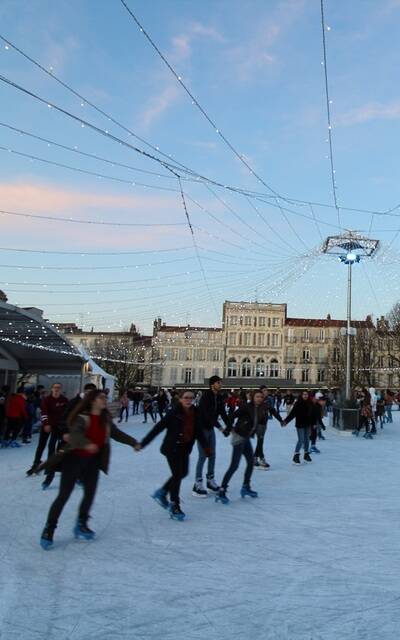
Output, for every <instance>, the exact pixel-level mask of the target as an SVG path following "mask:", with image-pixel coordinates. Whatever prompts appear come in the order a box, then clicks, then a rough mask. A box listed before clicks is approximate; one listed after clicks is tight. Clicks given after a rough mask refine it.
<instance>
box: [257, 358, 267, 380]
mask: <svg viewBox="0 0 400 640" xmlns="http://www.w3.org/2000/svg"><path fill="white" fill-rule="evenodd" d="M256 377H257V378H264V377H265V362H264V359H263V358H257V362H256Z"/></svg>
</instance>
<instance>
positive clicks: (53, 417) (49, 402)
mask: <svg viewBox="0 0 400 640" xmlns="http://www.w3.org/2000/svg"><path fill="white" fill-rule="evenodd" d="M67 404H68V398H66V397H65V396H60V397H59V398H54V397H53V396H52V395H51V394H50V395H48V396H46V397H45V399H44V400H42V404H41V407H40V408H41V411H42V426H43V427H46V426H47V425H50V426H51V428H52V429H57V427H58V426H59V425H60V424H61V422H62V417H63V414H64V411H65V407H66V405H67Z"/></svg>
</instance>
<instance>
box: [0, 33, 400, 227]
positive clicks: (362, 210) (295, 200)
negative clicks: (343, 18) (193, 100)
mask: <svg viewBox="0 0 400 640" xmlns="http://www.w3.org/2000/svg"><path fill="white" fill-rule="evenodd" d="M327 31H330V27H327ZM0 40H2V41H3V42H4V43H5V47H4V48H5V49H6V50H9V49H10V48H12V49H14V50H15V51H17V52H18V53H19V54H21V55H22V56H23V57H24V58H26V59H27V60H29V62H31V63H32V64H34V65H35V66H36V67H38V68H39V69H40V70H41V71H42V72H44V73H46V74H47V75H48V76H49V77H51V78H52V79H53V80H55V81H56V82H58V83H59V84H60V85H62V86H63V87H64V88H65V89H67V90H68V91H70V92H71V93H72V94H73V95H75V96H76V97H78V98H79V99H80V100H83V103H82V102H81V106H85V105H89V106H90V107H92V108H93V109H95V110H96V111H97V112H98V113H100V114H101V115H103V116H104V117H106V118H107V120H108V121H110V122H113V123H114V124H115V125H117V126H118V127H120V128H121V129H122V130H124V131H125V132H126V133H127V134H128V136H133V137H135V138H137V139H138V140H140V141H141V142H143V143H144V144H145V145H147V146H149V147H150V148H151V149H152V150H154V151H156V152H157V153H159V154H160V155H162V156H163V157H165V158H167V159H169V160H173V161H174V162H175V164H176V165H179V166H180V167H181V168H184V169H186V170H187V171H188V172H189V173H190V174H191V175H192V176H193V177H194V178H196V180H204V181H207V182H209V183H210V184H214V186H216V187H219V188H224V189H228V190H231V191H234V192H238V193H240V194H243V195H248V196H249V197H252V196H256V195H257V196H263V197H268V198H273V197H274V196H272V195H268V194H263V193H260V192H256V191H253V190H249V189H244V188H241V187H235V186H232V185H226V184H223V183H218V182H217V181H215V180H212V179H210V178H207V177H206V176H202V175H201V174H199V173H198V172H196V171H194V170H193V169H190V168H188V167H187V166H185V165H183V164H182V163H179V162H178V161H177V160H175V159H174V158H173V157H172V156H171V154H166V153H163V152H162V151H161V150H160V148H159V147H158V146H154V145H152V144H151V143H149V142H148V141H146V140H145V139H144V138H141V137H140V136H138V135H137V134H136V133H134V132H133V131H132V130H131V129H129V128H128V127H127V126H126V125H124V124H122V123H121V122H119V121H118V120H117V119H116V118H114V117H113V116H111V115H110V114H108V113H106V112H105V111H104V110H102V109H101V108H100V107H98V106H97V105H96V104H94V103H93V102H91V101H90V100H89V99H88V98H86V97H84V96H82V95H81V94H80V93H79V92H78V91H76V90H75V89H73V88H72V87H71V86H70V85H68V84H67V83H66V82H64V81H63V80H61V79H60V78H58V77H57V76H56V75H55V73H54V72H53V70H52V68H50V71H49V70H48V69H46V68H45V67H44V66H43V65H41V64H40V63H39V62H37V61H36V60H35V59H34V58H32V57H31V56H29V55H28V54H27V53H25V52H24V51H22V50H21V48H19V47H17V46H16V45H15V44H14V43H12V42H11V41H10V40H9V39H7V38H5V37H4V36H2V35H1V34H0ZM54 144H56V143H54ZM138 151H140V150H138ZM148 157H150V158H152V159H153V160H156V161H159V162H160V163H162V161H161V160H160V159H158V158H156V157H153V156H151V155H149V156H148ZM182 179H185V178H182ZM289 201H290V202H291V203H292V204H295V205H313V206H319V207H327V208H335V205H332V204H329V203H321V202H316V201H309V200H301V199H298V198H294V197H290V198H289ZM399 207H400V205H399V204H397V205H396V206H395V207H392V208H390V209H388V210H386V211H371V210H369V209H365V208H359V209H357V208H354V207H346V206H344V205H341V206H340V209H341V210H345V211H353V212H359V213H369V214H374V215H379V214H384V213H388V214H389V213H391V212H393V211H395V210H396V209H398V208H399Z"/></svg>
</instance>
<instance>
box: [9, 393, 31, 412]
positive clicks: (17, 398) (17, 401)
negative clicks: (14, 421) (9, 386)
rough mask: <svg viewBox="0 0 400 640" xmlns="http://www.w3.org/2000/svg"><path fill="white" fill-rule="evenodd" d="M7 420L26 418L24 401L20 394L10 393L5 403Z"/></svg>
mask: <svg viewBox="0 0 400 640" xmlns="http://www.w3.org/2000/svg"><path fill="white" fill-rule="evenodd" d="M6 416H7V418H27V417H28V411H27V409H26V400H25V397H24V396H23V395H22V394H21V393H12V394H11V396H10V397H9V398H8V400H7V403H6Z"/></svg>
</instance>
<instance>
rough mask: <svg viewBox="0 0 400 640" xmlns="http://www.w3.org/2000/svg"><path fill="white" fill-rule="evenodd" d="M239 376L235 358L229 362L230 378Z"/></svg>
mask: <svg viewBox="0 0 400 640" xmlns="http://www.w3.org/2000/svg"><path fill="white" fill-rule="evenodd" d="M236 376H237V362H236V359H235V358H229V360H228V378H236Z"/></svg>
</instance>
